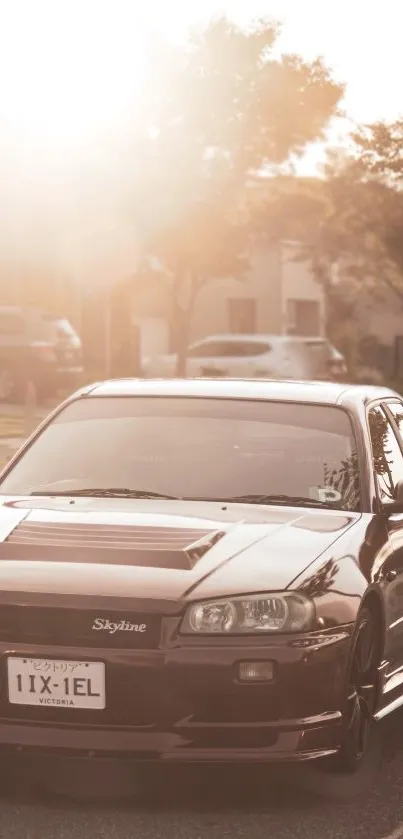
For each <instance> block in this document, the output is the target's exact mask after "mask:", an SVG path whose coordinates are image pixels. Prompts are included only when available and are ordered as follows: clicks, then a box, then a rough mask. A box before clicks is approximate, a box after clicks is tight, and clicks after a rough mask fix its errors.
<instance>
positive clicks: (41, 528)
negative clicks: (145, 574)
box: [0, 520, 224, 569]
mask: <svg viewBox="0 0 403 839" xmlns="http://www.w3.org/2000/svg"><path fill="white" fill-rule="evenodd" d="M223 536H224V533H223V532H221V531H213V530H202V529H196V528H179V527H158V526H157V527H145V526H132V525H123V526H118V525H110V524H61V523H55V522H46V523H44V522H30V521H26V520H25V521H23V522H21V523H20V524H18V525H17V527H16V528H15V529H14V530H13V531H12V532H11V533H10V535H9V536H8V537H7V539H6V540H5V541H4V543H3V549H2V550H0V558H1V557H4V558H5V559H6V558H9V559H11V558H19V559H24V560H27V559H28V560H29V559H32V560H35V561H38V560H39V561H41V560H42V561H44V560H46V559H52V560H54V561H59V562H99V563H107V564H114V565H139V566H148V567H153V566H154V567H156V568H177V569H189V568H193V567H194V565H195V564H196V562H198V560H199V559H201V558H202V557H203V556H204V554H206V553H207V551H208V550H210V548H211V547H212V546H213V545H214V544H215V543H216V542H217V541H219V539H221V538H222V537H223Z"/></svg>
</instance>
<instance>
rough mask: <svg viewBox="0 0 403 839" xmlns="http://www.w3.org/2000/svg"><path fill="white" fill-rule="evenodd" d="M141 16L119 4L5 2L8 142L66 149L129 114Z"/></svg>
mask: <svg viewBox="0 0 403 839" xmlns="http://www.w3.org/2000/svg"><path fill="white" fill-rule="evenodd" d="M136 8H137V3H136V2H128V3H126V2H119V0H115V2H110V0H108V1H107V0H95V2H92V0H79V2H75V0H68V2H65V0H27V2H20V0H12V2H10V1H9V0H0V126H1V133H2V134H3V136H4V134H7V135H9V136H10V135H11V137H14V138H15V139H16V141H18V140H19V141H22V140H23V141H24V142H25V143H26V144H27V146H32V145H35V144H36V143H39V144H42V145H43V144H44V145H45V146H46V145H49V146H58V145H59V146H60V145H61V146H66V145H69V144H75V143H80V142H85V140H86V139H89V138H90V137H93V136H94V135H96V134H97V133H98V134H99V133H100V132H104V131H105V130H108V129H110V128H111V127H112V128H113V126H114V125H116V124H117V123H119V120H121V119H122V117H123V116H125V115H127V114H129V113H130V109H131V108H132V107H133V106H134V100H135V99H136V96H138V95H139V94H140V93H141V89H142V75H143V72H144V66H145V60H146V52H147V31H146V27H145V26H144V25H143V24H142V20H141V19H140V18H139V15H138V13H136Z"/></svg>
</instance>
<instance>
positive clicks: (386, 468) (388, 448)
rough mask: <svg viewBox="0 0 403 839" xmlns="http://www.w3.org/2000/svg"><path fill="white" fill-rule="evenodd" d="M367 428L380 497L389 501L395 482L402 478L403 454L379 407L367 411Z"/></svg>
mask: <svg viewBox="0 0 403 839" xmlns="http://www.w3.org/2000/svg"><path fill="white" fill-rule="evenodd" d="M369 429H370V434H371V443H372V456H373V460H374V469H375V473H376V476H377V478H378V486H379V493H380V497H381V500H382V501H391V500H392V499H393V498H394V492H395V487H396V484H397V482H398V481H401V480H403V455H402V453H401V451H400V447H399V444H398V442H397V439H396V436H395V433H394V431H393V428H392V426H391V425H390V423H389V421H388V419H387V417H386V414H385V413H384V411H383V410H382V408H381V407H377V408H372V409H371V411H370V412H369Z"/></svg>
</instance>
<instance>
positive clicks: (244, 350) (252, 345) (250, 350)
mask: <svg viewBox="0 0 403 839" xmlns="http://www.w3.org/2000/svg"><path fill="white" fill-rule="evenodd" d="M270 350H271V346H270V344H266V343H265V342H264V341H262V342H261V343H259V342H258V341H242V342H239V344H238V343H234V344H233V350H232V352H233V355H234V356H238V357H239V358H253V356H258V355H264V353H267V352H270Z"/></svg>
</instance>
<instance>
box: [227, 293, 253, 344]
mask: <svg viewBox="0 0 403 839" xmlns="http://www.w3.org/2000/svg"><path fill="white" fill-rule="evenodd" d="M227 303H228V328H229V331H230V332H232V333H235V334H242V335H250V334H253V333H255V332H256V321H257V310H256V300H255V299H254V298H253V297H232V298H229V300H228V301H227Z"/></svg>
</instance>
